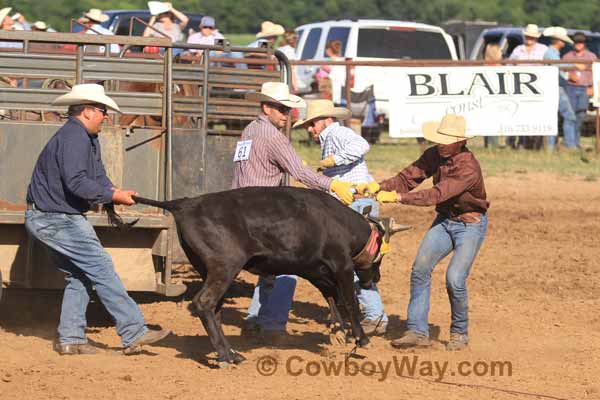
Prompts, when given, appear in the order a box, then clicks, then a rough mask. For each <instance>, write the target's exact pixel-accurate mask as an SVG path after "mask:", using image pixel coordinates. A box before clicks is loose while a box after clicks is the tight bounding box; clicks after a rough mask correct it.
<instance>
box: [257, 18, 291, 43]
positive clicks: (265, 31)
mask: <svg viewBox="0 0 600 400" xmlns="http://www.w3.org/2000/svg"><path fill="white" fill-rule="evenodd" d="M284 32H285V29H284V28H283V26H281V25H279V24H275V23H273V22H271V21H265V22H263V23H262V24H260V32H258V33H257V34H256V37H257V38H258V39H260V38H265V37H270V36H279V35H283V34H284Z"/></svg>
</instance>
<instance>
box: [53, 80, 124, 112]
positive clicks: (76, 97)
mask: <svg viewBox="0 0 600 400" xmlns="http://www.w3.org/2000/svg"><path fill="white" fill-rule="evenodd" d="M52 104H53V105H56V106H73V105H76V104H104V105H105V106H106V107H108V108H110V109H112V110H114V111H116V112H121V110H119V106H118V105H117V103H115V101H114V100H113V99H111V98H110V97H108V96H107V95H106V94H105V93H104V87H103V86H100V85H98V84H95V83H84V84H81V85H75V86H73V88H72V89H71V91H70V92H69V93H67V94H63V95H62V96H60V97H58V98H57V99H56V100H54V101H53V102H52Z"/></svg>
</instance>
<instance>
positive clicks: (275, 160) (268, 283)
mask: <svg viewBox="0 0 600 400" xmlns="http://www.w3.org/2000/svg"><path fill="white" fill-rule="evenodd" d="M246 98H247V99H248V100H254V101H259V102H260V108H261V113H260V114H259V116H258V118H257V119H256V120H254V121H252V122H251V123H250V124H249V125H248V126H247V127H246V129H244V131H243V132H242V137H241V139H240V141H239V142H238V144H237V146H236V150H235V155H234V159H233V160H234V167H233V183H232V188H233V189H236V188H241V187H247V186H280V185H281V184H282V182H283V177H284V173H289V174H290V175H292V176H293V177H294V178H295V179H296V180H298V181H300V182H301V183H303V184H305V185H306V186H308V187H309V188H315V189H321V190H329V191H332V192H333V193H335V194H336V196H337V197H338V199H340V200H341V201H342V202H344V203H345V204H350V203H352V201H353V195H352V193H351V191H350V187H351V184H350V183H348V182H342V181H341V180H339V179H333V178H330V177H328V176H323V175H319V174H317V173H315V172H313V171H312V170H311V169H310V168H308V167H305V166H303V165H302V160H301V159H300V157H299V156H298V154H296V152H295V151H294V148H293V147H292V144H291V143H290V141H289V140H288V138H287V137H286V136H285V135H284V134H283V133H282V132H281V129H282V128H284V127H285V126H286V123H287V119H288V117H289V114H290V110H291V109H292V108H303V107H305V106H306V104H305V103H304V100H302V99H301V98H300V97H298V96H294V95H292V94H290V93H289V88H288V86H287V85H286V84H285V83H281V82H266V83H264V84H263V85H262V88H261V91H260V92H253V93H248V94H247V95H246ZM296 279H297V277H296V276H295V275H280V276H277V277H276V278H274V279H273V277H262V276H261V277H260V278H259V280H258V284H257V286H256V288H255V290H254V295H253V297H252V302H251V303H250V307H249V308H248V317H247V320H246V328H247V329H249V330H254V329H255V328H259V329H260V330H261V331H262V333H263V336H265V337H269V336H271V337H272V338H273V339H275V340H276V339H277V338H278V337H279V336H280V333H282V332H285V326H286V324H287V320H288V314H289V310H290V308H291V305H292V300H293V297H294V290H295V288H296Z"/></svg>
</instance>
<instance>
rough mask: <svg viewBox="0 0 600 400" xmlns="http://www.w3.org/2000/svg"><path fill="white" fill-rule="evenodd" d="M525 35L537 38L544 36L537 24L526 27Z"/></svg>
mask: <svg viewBox="0 0 600 400" xmlns="http://www.w3.org/2000/svg"><path fill="white" fill-rule="evenodd" d="M523 36H527V37H532V38H536V39H537V38H539V37H540V36H542V33H541V32H540V29H539V28H538V26H537V25H536V24H529V25H527V26H526V27H525V29H523Z"/></svg>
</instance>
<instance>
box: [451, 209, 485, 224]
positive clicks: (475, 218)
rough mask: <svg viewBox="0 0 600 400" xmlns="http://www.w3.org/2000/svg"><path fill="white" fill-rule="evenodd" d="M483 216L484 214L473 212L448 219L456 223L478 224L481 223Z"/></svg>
mask: <svg viewBox="0 0 600 400" xmlns="http://www.w3.org/2000/svg"><path fill="white" fill-rule="evenodd" d="M482 215H483V214H481V213H480V212H476V211H473V212H466V213H462V214H460V215H457V216H454V217H448V219H451V220H452V221H456V222H463V223H465V224H478V223H480V222H481V217H482Z"/></svg>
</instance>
